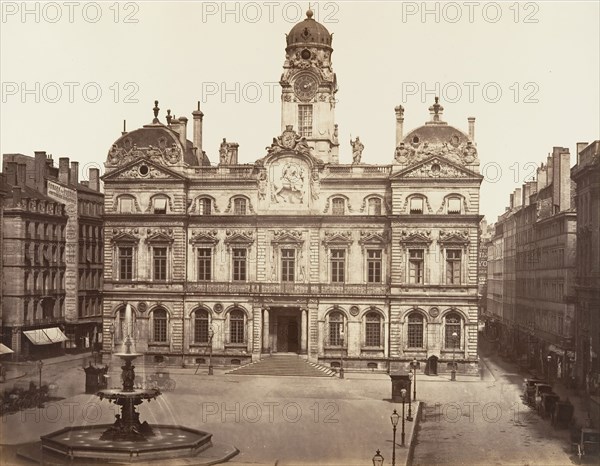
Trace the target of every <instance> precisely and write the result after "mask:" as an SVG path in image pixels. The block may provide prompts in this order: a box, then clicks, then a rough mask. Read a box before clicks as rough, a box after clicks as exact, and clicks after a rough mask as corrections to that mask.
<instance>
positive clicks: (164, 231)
mask: <svg viewBox="0 0 600 466" xmlns="http://www.w3.org/2000/svg"><path fill="white" fill-rule="evenodd" d="M146 235H147V237H146V242H147V243H156V242H168V243H172V242H173V240H174V237H173V229H172V228H148V229H147V230H146Z"/></svg>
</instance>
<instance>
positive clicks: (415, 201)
mask: <svg viewBox="0 0 600 466" xmlns="http://www.w3.org/2000/svg"><path fill="white" fill-rule="evenodd" d="M424 203H425V201H424V199H423V198H422V197H421V196H414V197H411V198H410V213H411V214H422V213H423V212H424V209H423V205H424Z"/></svg>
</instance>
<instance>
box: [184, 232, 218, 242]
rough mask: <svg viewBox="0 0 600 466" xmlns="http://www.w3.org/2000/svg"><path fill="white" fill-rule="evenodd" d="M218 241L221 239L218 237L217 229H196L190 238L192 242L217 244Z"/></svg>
mask: <svg viewBox="0 0 600 466" xmlns="http://www.w3.org/2000/svg"><path fill="white" fill-rule="evenodd" d="M218 242H219V240H218V239H217V230H194V231H193V232H192V237H191V238H190V243H191V244H198V243H210V244H216V243H218Z"/></svg>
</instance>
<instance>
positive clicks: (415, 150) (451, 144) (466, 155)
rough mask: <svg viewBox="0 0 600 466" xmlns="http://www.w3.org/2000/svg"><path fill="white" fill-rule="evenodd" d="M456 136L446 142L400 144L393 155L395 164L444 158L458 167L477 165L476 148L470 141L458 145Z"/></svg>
mask: <svg viewBox="0 0 600 466" xmlns="http://www.w3.org/2000/svg"><path fill="white" fill-rule="evenodd" d="M459 141H460V139H459V138H458V136H453V137H452V138H450V140H449V141H448V142H435V143H430V142H423V143H421V142H419V141H414V142H411V143H410V145H409V146H407V145H406V144H405V143H403V142H402V143H400V145H399V146H398V147H396V151H395V154H394V159H395V163H399V164H402V165H404V164H408V165H413V164H415V163H417V162H420V161H422V160H425V159H426V158H428V157H431V156H436V157H444V158H445V159H447V160H449V161H450V162H454V163H457V164H459V165H477V164H479V160H478V158H477V148H476V147H475V145H474V144H473V143H472V142H471V141H467V142H466V143H464V142H463V143H462V144H461V143H460V142H459Z"/></svg>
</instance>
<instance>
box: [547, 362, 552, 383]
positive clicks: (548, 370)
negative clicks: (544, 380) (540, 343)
mask: <svg viewBox="0 0 600 466" xmlns="http://www.w3.org/2000/svg"><path fill="white" fill-rule="evenodd" d="M546 359H547V361H548V364H547V365H546V368H547V373H548V382H552V374H551V373H550V364H551V363H552V356H551V355H548V356H547V357H546Z"/></svg>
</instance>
